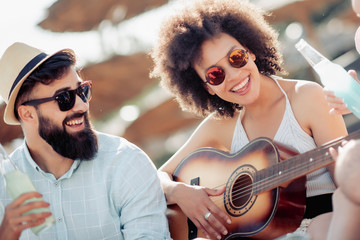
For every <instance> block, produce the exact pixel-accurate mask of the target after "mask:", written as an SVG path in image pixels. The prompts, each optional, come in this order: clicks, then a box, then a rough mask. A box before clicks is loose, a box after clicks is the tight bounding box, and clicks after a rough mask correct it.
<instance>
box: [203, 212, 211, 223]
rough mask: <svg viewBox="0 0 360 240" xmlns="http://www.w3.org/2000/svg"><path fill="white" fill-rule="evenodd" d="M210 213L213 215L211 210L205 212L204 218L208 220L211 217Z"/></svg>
mask: <svg viewBox="0 0 360 240" xmlns="http://www.w3.org/2000/svg"><path fill="white" fill-rule="evenodd" d="M210 215H211V212H207V213H205V215H204V218H205V220H206V221H207V220H208V219H209V217H210Z"/></svg>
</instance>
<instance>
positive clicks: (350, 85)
mask: <svg viewBox="0 0 360 240" xmlns="http://www.w3.org/2000/svg"><path fill="white" fill-rule="evenodd" d="M295 47H296V49H297V50H298V51H299V52H300V53H301V54H302V55H303V56H304V58H305V59H306V60H307V61H308V62H309V64H310V66H311V67H312V68H313V69H314V70H315V72H316V73H317V74H318V75H319V77H320V80H321V83H322V84H323V85H324V86H325V87H326V88H327V89H329V90H331V91H333V92H334V94H335V96H337V97H340V98H342V99H343V100H344V102H345V104H346V105H347V107H348V108H349V109H350V110H351V111H352V112H353V114H354V115H355V116H356V117H358V118H360V84H359V83H358V82H357V81H356V80H355V79H354V78H353V77H352V76H351V75H350V74H348V73H347V71H346V70H345V69H344V68H343V67H341V66H340V65H339V64H336V63H333V62H331V61H330V60H329V59H327V58H325V57H324V56H323V55H321V54H320V53H319V52H318V51H316V50H315V49H314V48H313V47H311V46H310V45H309V44H308V43H307V42H306V41H305V40H304V39H300V41H299V42H298V43H296V44H295Z"/></svg>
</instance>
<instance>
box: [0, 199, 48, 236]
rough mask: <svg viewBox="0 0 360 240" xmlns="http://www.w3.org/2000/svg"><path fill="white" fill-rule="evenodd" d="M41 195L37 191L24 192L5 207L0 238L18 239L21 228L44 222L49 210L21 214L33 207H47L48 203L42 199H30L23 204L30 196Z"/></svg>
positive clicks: (0, 227)
mask: <svg viewBox="0 0 360 240" xmlns="http://www.w3.org/2000/svg"><path fill="white" fill-rule="evenodd" d="M41 197H42V195H41V194H40V193H38V192H29V193H24V194H22V195H21V196H20V197H18V198H17V199H15V200H14V201H13V202H12V203H10V204H9V205H7V206H6V207H5V214H4V218H3V221H2V223H1V226H0V239H6V240H12V239H14V240H15V239H19V237H20V235H21V232H22V231H23V230H25V229H27V228H31V227H34V226H37V225H40V224H42V223H44V222H45V219H46V218H47V217H49V216H51V213H50V212H47V213H33V214H28V215H23V214H24V213H25V212H27V211H29V210H32V209H35V208H45V207H49V204H48V203H46V202H43V201H32V202H29V203H27V204H23V203H24V202H25V201H26V200H29V199H31V198H41Z"/></svg>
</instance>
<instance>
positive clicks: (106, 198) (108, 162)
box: [0, 132, 171, 240]
mask: <svg viewBox="0 0 360 240" xmlns="http://www.w3.org/2000/svg"><path fill="white" fill-rule="evenodd" d="M96 133H97V135H98V143H99V151H98V153H97V156H96V158H95V159H93V160H90V161H80V160H75V161H74V163H73V165H72V167H71V169H70V170H69V171H68V172H67V173H66V174H64V175H63V176H62V177H61V178H59V179H55V177H54V176H53V175H52V174H50V173H45V172H44V171H42V170H41V169H40V168H39V166H38V165H37V164H36V163H35V162H34V161H33V159H32V158H31V156H30V154H29V150H28V148H27V146H26V144H25V141H24V144H22V146H20V147H19V148H17V149H16V150H15V151H14V153H13V154H12V155H11V159H12V160H13V161H14V162H15V163H16V164H17V166H18V167H19V169H20V170H22V171H24V172H26V173H27V174H28V175H29V176H30V178H31V179H32V181H33V183H34V185H35V187H36V188H37V190H38V191H39V192H40V193H41V194H43V199H44V200H45V201H46V202H49V203H50V211H51V212H52V214H53V216H54V217H55V219H56V222H55V224H54V225H53V226H52V227H50V228H49V229H47V230H44V231H43V232H41V233H40V234H39V236H36V235H34V234H33V233H32V231H31V230H30V229H27V230H25V231H23V232H22V234H21V237H20V239H44V240H45V239H46V240H49V239H51V240H52V239H58V240H66V239H70V240H73V239H86V240H87V239H94V240H99V239H120V240H122V239H126V240H128V239H147V240H148V239H154V240H161V239H171V238H170V234H169V230H168V223H167V219H166V216H165V211H166V202H165V197H164V194H163V192H162V189H161V186H160V182H159V179H158V177H157V173H156V168H155V166H154V164H153V163H152V162H151V160H150V159H149V157H148V156H147V155H146V154H145V153H144V152H143V151H141V150H140V149H139V148H138V147H136V146H135V145H133V144H131V143H129V142H128V141H126V140H125V139H123V138H120V137H115V136H111V135H106V134H103V133H99V132H96ZM10 202H12V199H10V196H9V195H8V194H7V192H6V190H5V185H4V178H3V177H0V205H1V204H2V206H0V219H2V218H3V215H4V206H6V205H7V204H9V203H10Z"/></svg>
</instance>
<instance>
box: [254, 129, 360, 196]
mask: <svg viewBox="0 0 360 240" xmlns="http://www.w3.org/2000/svg"><path fill="white" fill-rule="evenodd" d="M359 136H360V131H356V132H353V133H351V134H349V135H348V136H346V137H343V138H339V139H335V140H333V141H331V142H329V143H327V144H325V145H323V146H321V147H318V148H316V149H313V150H310V151H308V152H305V153H302V154H299V155H296V156H294V157H292V158H289V159H287V160H285V161H281V162H279V163H277V164H274V165H272V166H270V167H268V168H265V169H262V170H260V171H258V172H257V173H256V175H255V179H254V188H253V190H254V192H255V194H256V193H260V192H263V191H267V190H269V189H273V188H275V187H278V186H280V185H281V184H283V183H286V182H288V181H290V180H293V179H296V178H298V177H301V176H304V175H306V174H308V173H311V172H313V171H315V170H318V169H320V168H323V167H325V166H327V165H329V164H331V163H332V162H333V161H334V160H333V159H332V157H331V155H330V153H329V148H330V147H333V148H337V147H338V146H340V145H341V143H342V142H343V141H344V140H350V139H358V138H359Z"/></svg>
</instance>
